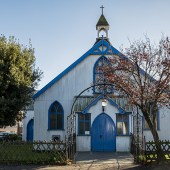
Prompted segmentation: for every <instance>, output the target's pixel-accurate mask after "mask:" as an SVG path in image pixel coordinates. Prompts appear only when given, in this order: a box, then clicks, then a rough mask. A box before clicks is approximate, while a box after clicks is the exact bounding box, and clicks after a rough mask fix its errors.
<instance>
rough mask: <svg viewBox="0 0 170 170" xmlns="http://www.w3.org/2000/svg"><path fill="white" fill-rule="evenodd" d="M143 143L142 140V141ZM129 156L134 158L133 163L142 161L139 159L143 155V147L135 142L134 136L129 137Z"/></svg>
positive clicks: (141, 143)
mask: <svg viewBox="0 0 170 170" xmlns="http://www.w3.org/2000/svg"><path fill="white" fill-rule="evenodd" d="M142 141H143V140H142ZM130 152H131V154H133V156H134V162H135V163H142V162H143V160H142V159H141V157H142V156H143V155H144V153H145V152H144V145H143V142H140V140H139V141H138V140H136V138H135V137H134V135H132V136H131V150H130Z"/></svg>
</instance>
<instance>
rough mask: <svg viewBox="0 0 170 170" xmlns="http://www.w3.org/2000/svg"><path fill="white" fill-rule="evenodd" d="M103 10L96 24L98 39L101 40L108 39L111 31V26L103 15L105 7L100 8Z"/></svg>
mask: <svg viewBox="0 0 170 170" xmlns="http://www.w3.org/2000/svg"><path fill="white" fill-rule="evenodd" d="M100 8H101V9H102V15H101V16H100V18H99V20H98V22H97V24H96V30H97V37H98V38H101V37H104V38H108V30H109V24H108V22H107V20H106V18H105V16H104V15H103V8H104V7H103V6H101V7H100Z"/></svg>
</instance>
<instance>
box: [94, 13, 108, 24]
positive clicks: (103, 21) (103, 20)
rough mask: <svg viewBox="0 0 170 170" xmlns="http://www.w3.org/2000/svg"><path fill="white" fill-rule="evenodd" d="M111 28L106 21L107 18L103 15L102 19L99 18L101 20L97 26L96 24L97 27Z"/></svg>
mask: <svg viewBox="0 0 170 170" xmlns="http://www.w3.org/2000/svg"><path fill="white" fill-rule="evenodd" d="M101 25H102V26H103V25H104V26H109V23H108V22H107V20H106V18H105V16H104V15H103V14H102V15H101V16H100V18H99V20H98V22H97V24H96V26H101Z"/></svg>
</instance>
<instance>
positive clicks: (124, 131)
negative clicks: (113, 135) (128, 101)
mask: <svg viewBox="0 0 170 170" xmlns="http://www.w3.org/2000/svg"><path fill="white" fill-rule="evenodd" d="M123 134H124V135H127V134H129V124H128V122H124V123H123Z"/></svg>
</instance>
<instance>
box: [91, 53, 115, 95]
mask: <svg viewBox="0 0 170 170" xmlns="http://www.w3.org/2000/svg"><path fill="white" fill-rule="evenodd" d="M109 65H110V62H109V60H108V59H107V58H106V57H105V56H101V57H100V58H99V59H98V60H97V61H96V63H95V64H94V68H93V82H94V83H95V84H96V83H104V82H105V83H108V81H107V78H106V77H105V76H104V70H103V68H104V67H106V66H109ZM103 88H104V89H105V91H106V92H107V93H112V92H113V86H110V85H106V87H98V86H96V87H94V88H93V92H94V93H102V91H103Z"/></svg>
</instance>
